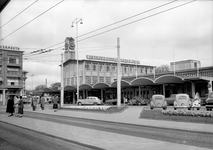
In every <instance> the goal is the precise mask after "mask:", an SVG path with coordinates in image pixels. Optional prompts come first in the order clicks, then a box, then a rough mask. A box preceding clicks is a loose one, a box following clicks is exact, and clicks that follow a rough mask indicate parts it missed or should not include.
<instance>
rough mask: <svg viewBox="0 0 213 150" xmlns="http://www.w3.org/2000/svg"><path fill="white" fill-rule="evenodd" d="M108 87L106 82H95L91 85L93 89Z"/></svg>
mask: <svg viewBox="0 0 213 150" xmlns="http://www.w3.org/2000/svg"><path fill="white" fill-rule="evenodd" d="M108 87H110V86H109V85H108V84H106V83H96V84H94V85H93V89H101V88H108Z"/></svg>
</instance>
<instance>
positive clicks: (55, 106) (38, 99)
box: [31, 95, 59, 111]
mask: <svg viewBox="0 0 213 150" xmlns="http://www.w3.org/2000/svg"><path fill="white" fill-rule="evenodd" d="M58 101H59V98H58V96H54V97H53V100H52V102H53V109H54V111H56V110H57V109H58ZM38 103H39V104H40V107H41V110H44V108H45V97H44V95H41V96H40V97H38V96H33V97H32V100H31V106H32V109H33V111H35V110H36V108H37V104H38Z"/></svg>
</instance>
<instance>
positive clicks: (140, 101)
mask: <svg viewBox="0 0 213 150" xmlns="http://www.w3.org/2000/svg"><path fill="white" fill-rule="evenodd" d="M128 104H129V105H146V104H147V102H146V99H144V98H142V97H140V96H135V97H133V98H132V99H130V100H129V102H128Z"/></svg>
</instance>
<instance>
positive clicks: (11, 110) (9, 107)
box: [6, 96, 14, 117]
mask: <svg viewBox="0 0 213 150" xmlns="http://www.w3.org/2000/svg"><path fill="white" fill-rule="evenodd" d="M6 112H7V113H10V114H9V115H8V117H11V116H13V113H14V100H13V97H12V96H10V97H9V99H8V101H7V108H6Z"/></svg>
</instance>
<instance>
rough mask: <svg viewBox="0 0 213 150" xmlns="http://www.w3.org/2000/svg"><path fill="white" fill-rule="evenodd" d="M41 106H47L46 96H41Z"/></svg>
mask: <svg viewBox="0 0 213 150" xmlns="http://www.w3.org/2000/svg"><path fill="white" fill-rule="evenodd" d="M40 106H41V109H42V110H44V106H45V98H44V96H43V95H42V96H41V98H40Z"/></svg>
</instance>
